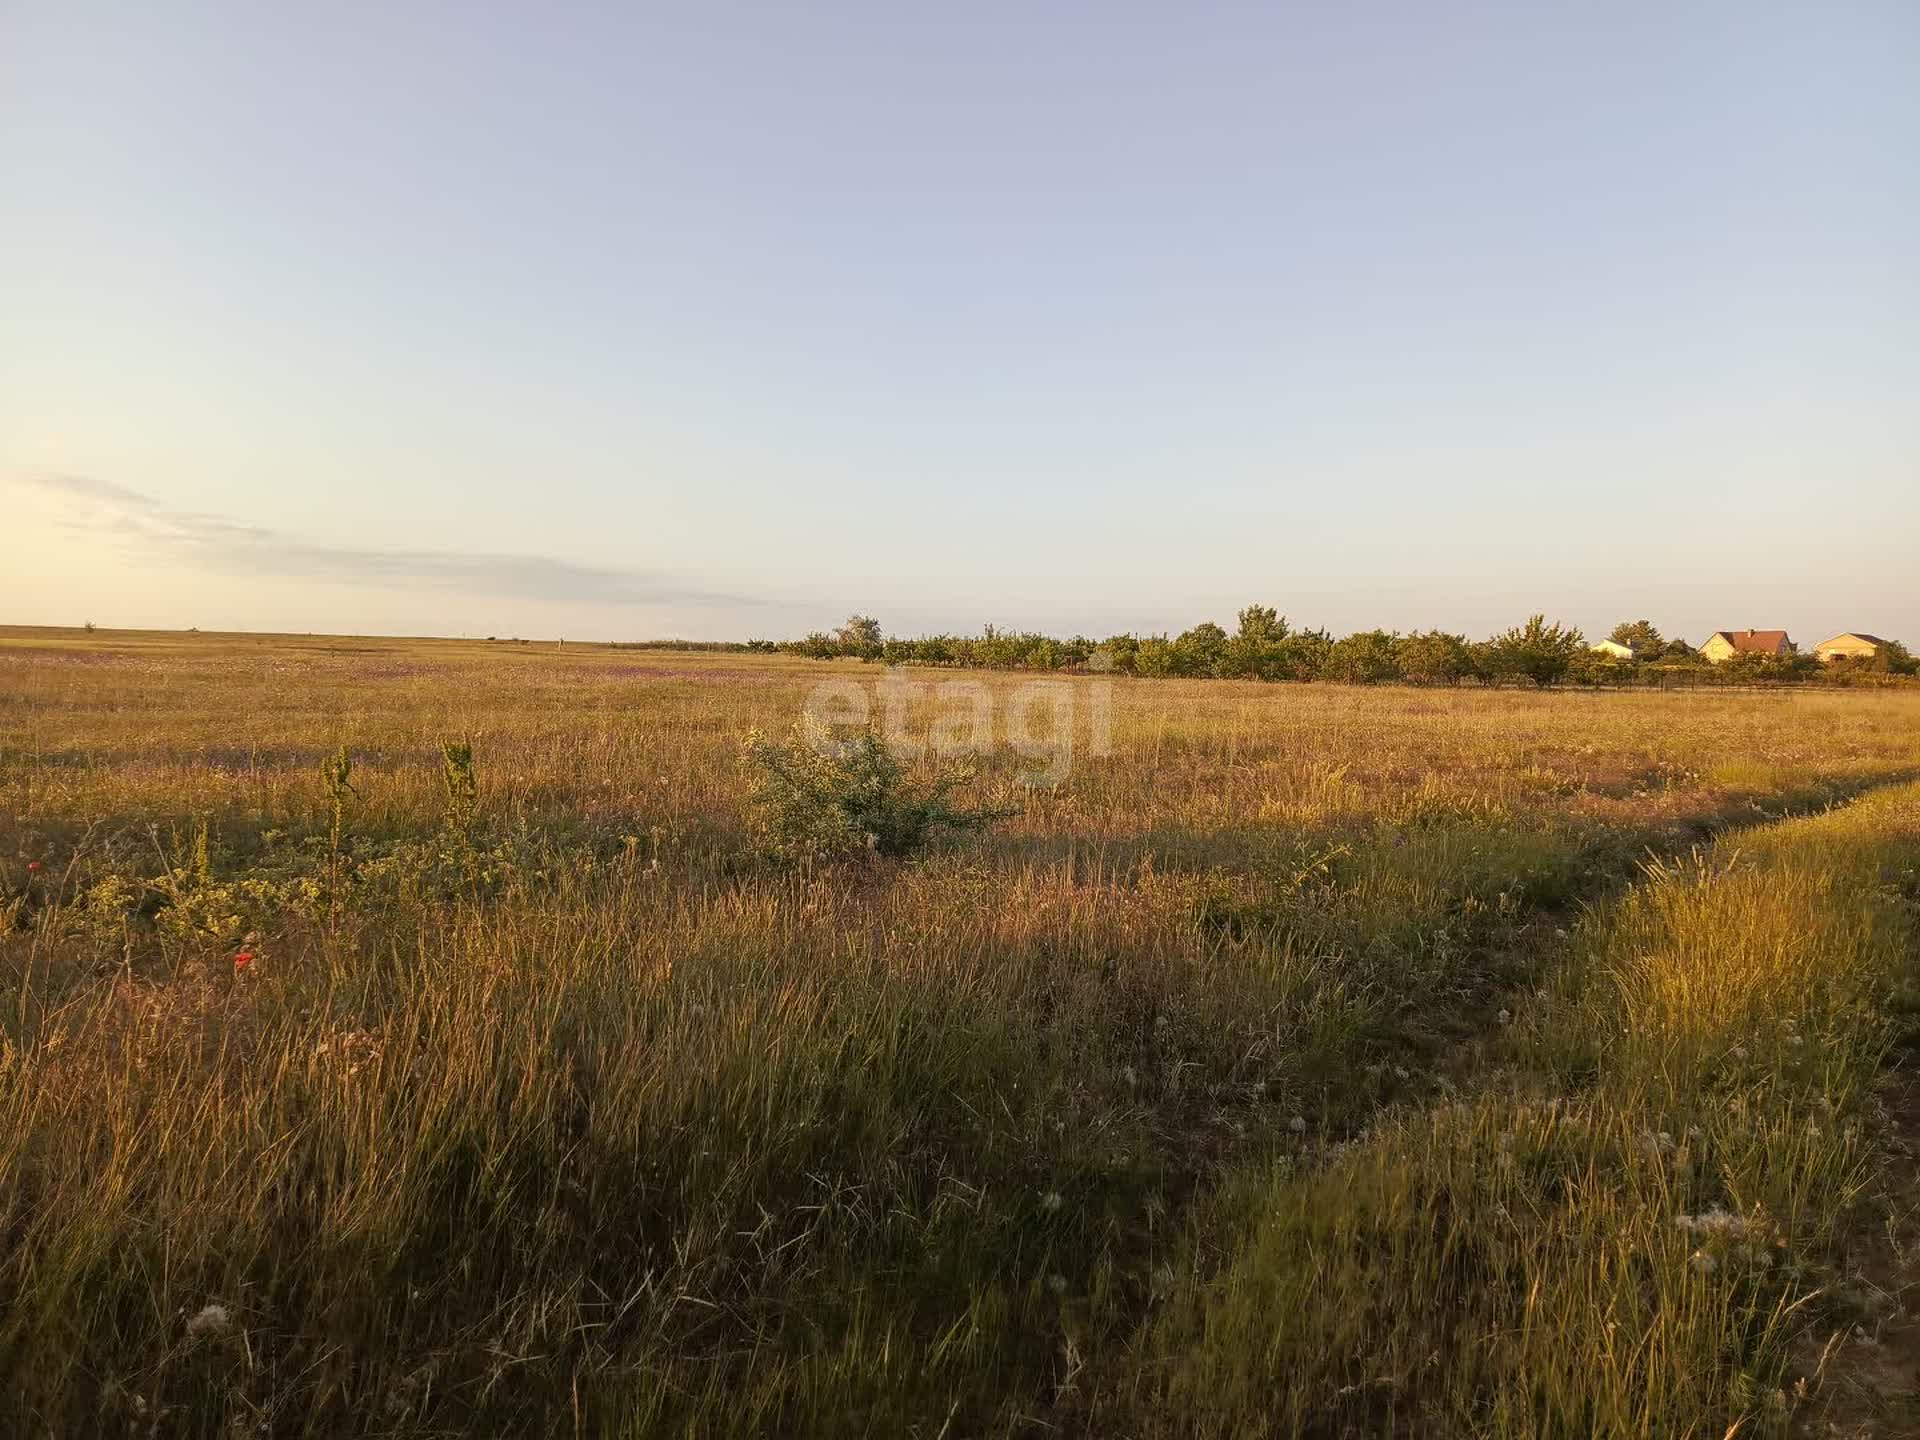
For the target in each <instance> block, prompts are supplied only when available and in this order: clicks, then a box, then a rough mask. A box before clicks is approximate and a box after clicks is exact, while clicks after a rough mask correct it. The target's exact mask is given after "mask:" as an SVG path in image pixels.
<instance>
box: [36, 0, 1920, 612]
mask: <svg viewBox="0 0 1920 1440" xmlns="http://www.w3.org/2000/svg"><path fill="white" fill-rule="evenodd" d="M1916 257H1920V5H1915V4H1913V3H1912V0H1819V3H1815V0H1795V3H1785V0H1657V3H1641V0H1608V3H1585V0H1568V3H1558V4H1550V5H1543V4H1540V3H1538V0H1459V3H1450V4H1446V5H1434V4H1431V3H1424V0H1399V3H1387V0H1357V3H1353V4H1342V5H1335V4H1325V3H1319V0H1315V3H1300V4H1284V3H1275V0H1267V3H1257V4H1255V3H1244V4H1243V3H1224V0H1222V3H1181V4H1175V3H1172V0H1165V3H1157V4H1146V3H1135V0H1097V3H1095V0H969V3H966V4H946V5H934V4H919V3H903V0H861V3H851V0H813V3H810V4H805V5H798V4H792V3H788V0H755V3H739V0H698V3H674V4H660V3H644V0H642V3H618V4H616V3H565V0H561V3H546V4H540V5H532V4H526V5H505V4H498V3H489V0H463V3H460V4H453V3H447V0H410V3H407V4H404V5H394V4H392V3H388V0H378V3H363V0H329V3H325V4H321V3H305V4H297V3H288V4H279V5H261V4H258V3H215V0H138V3H127V4H105V3H96V0H0V623H8V622H11V623H32V624H79V623H81V622H82V621H86V620H92V621H94V622H96V623H98V624H100V625H103V626H140V627H184V626H188V625H197V626H200V627H201V628H204V629H216V628H218V629H256V630H294V631H335V632H364V633H379V634H445V635H488V634H500V635H509V634H512V635H526V636H542V637H546V636H565V637H567V638H576V639H637V638H646V637H665V636H681V637H687V638H702V639H721V638H746V637H749V636H768V637H775V638H778V637H783V636H788V635H798V634H802V633H804V632H806V631H808V630H811V629H816V628H823V627H829V626H831V625H833V624H835V623H837V622H838V621H840V620H841V619H843V618H844V617H845V616H846V615H847V614H848V613H849V612H851V611H854V610H858V611H861V612H865V613H871V614H874V615H876V616H878V617H879V618H880V619H881V621H882V623H883V624H884V626H885V627H886V629H887V630H888V631H889V632H890V633H896V634H917V633H924V632H930V631H939V630H968V631H972V630H977V628H978V627H979V626H980V625H982V624H984V623H994V624H998V625H1001V626H1003V627H1017V628H1034V629H1043V630H1048V631H1052V632H1056V633H1066V632H1075V631H1080V632H1085V633H1090V634H1105V633H1109V632H1112V631H1117V630H1121V629H1136V630H1145V631H1158V630H1172V631H1178V630H1180V629H1183V628H1185V627H1186V626H1188V625H1191V624H1193V623H1195V622H1197V621H1199V620H1202V619H1208V618H1212V619H1216V620H1220V621H1222V622H1224V623H1227V624H1228V625H1229V626H1230V625H1231V623H1232V617H1233V615H1234V613H1235V612H1236V611H1237V610H1238V609H1239V608H1240V607H1241V606H1243V605H1246V604H1248V603H1252V602H1259V603H1264V604H1271V605H1274V606H1276V607H1278V608H1279V609H1280V610H1281V611H1282V612H1283V613H1284V614H1286V615H1288V616H1289V617H1290V618H1292V619H1293V620H1294V621H1296V622H1297V623H1302V624H1309V625H1325V626H1328V627H1329V628H1332V629H1334V630H1335V631H1337V632H1344V631H1347V630H1352V629H1360V628H1370V627H1373V626H1383V627H1386V628H1399V629H1411V628H1416V627H1417V628H1427V627H1430V626H1440V627H1443V628H1446V629H1451V630H1460V631H1465V632H1467V633H1469V634H1471V635H1484V634H1486V633H1488V632H1490V631H1491V630H1493V629H1495V628H1499V627H1504V626H1506V625H1508V624H1511V623H1514V622H1516V621H1517V620H1519V619H1521V618H1524V616H1526V615H1527V614H1529V613H1531V612H1533V611H1544V612H1546V613H1547V614H1549V615H1550V616H1553V617H1557V618H1560V619H1563V620H1565V621H1567V622H1569V623H1573V624H1577V625H1580V626H1582V627H1583V628H1585V629H1586V630H1587V631H1588V632H1589V633H1604V631H1605V630H1607V629H1608V628H1610V627H1611V626H1612V625H1613V624H1614V623H1615V622H1616V621H1619V620H1622V619H1627V618H1638V617H1642V616H1645V617H1647V618H1651V619H1652V620H1654V622H1655V623H1656V624H1657V625H1659V626H1660V627H1661V628H1662V629H1664V630H1665V631H1667V633H1669V634H1680V635H1684V636H1687V637H1689V638H1691V639H1693V640H1695V641H1696V642H1697V641H1698V640H1700V639H1702V638H1704V636H1705V634H1706V632H1707V631H1709V630H1711V629H1714V628H1722V627H1728V628H1730V627H1746V626H1755V627H1762V628H1767V627H1776V626H1784V627H1786V628H1789V629H1790V630H1792V631H1793V633H1794V636H1795V638H1796V639H1798V640H1800V641H1801V642H1802V643H1803V644H1811V643H1812V642H1814V641H1817V640H1819V639H1822V638H1824V637H1825V636H1826V635H1827V634H1830V633H1833V632H1835V631H1839V630H1846V629H1861V630H1869V631H1874V632H1877V633H1880V634H1883V635H1892V636H1901V637H1905V638H1907V639H1908V640H1909V641H1911V642H1920V583H1917V581H1916V573H1917V572H1920V564H1917V563H1916V552H1917V551H1920V262H1917V261H1916ZM1815 632H1818V633H1815Z"/></svg>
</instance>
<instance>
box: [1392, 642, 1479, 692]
mask: <svg viewBox="0 0 1920 1440" xmlns="http://www.w3.org/2000/svg"><path fill="white" fill-rule="evenodd" d="M1398 659H1399V662H1400V673H1401V675H1402V676H1404V677H1405V678H1406V679H1407V680H1408V681H1409V682H1411V683H1412V684H1415V685H1458V684H1459V683H1460V681H1461V680H1462V679H1464V678H1465V677H1466V676H1468V675H1470V674H1472V673H1473V657H1472V656H1471V655H1470V654H1469V653H1468V649H1467V637H1466V636H1464V635H1449V634H1447V632H1446V631H1444V630H1427V631H1419V630H1416V631H1415V632H1414V633H1413V634H1411V635H1408V636H1405V637H1404V638H1402V640H1401V641H1400V646H1399V655H1398Z"/></svg>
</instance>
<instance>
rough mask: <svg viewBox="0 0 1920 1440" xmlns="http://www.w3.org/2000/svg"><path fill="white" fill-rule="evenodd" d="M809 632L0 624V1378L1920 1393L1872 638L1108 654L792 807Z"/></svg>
mask: <svg viewBox="0 0 1920 1440" xmlns="http://www.w3.org/2000/svg"><path fill="white" fill-rule="evenodd" d="M827 678H833V679H841V680H852V681H856V682H859V683H862V684H867V683H870V682H873V681H875V680H877V679H878V678H879V675H878V671H877V670H876V669H875V668H873V667H865V668H863V667H861V666H859V665H857V664H854V663H851V662H839V663H809V662H804V661H798V660H791V659H787V658H785V657H759V656H724V657H718V656H716V657H695V656H689V655H685V654H673V653H661V652H645V653H642V652H633V651H615V650H611V649H607V648H604V647H589V646H578V645H567V646H565V647H564V648H562V647H556V646H553V645H550V644H549V645H546V646H536V645H509V644H488V643H483V642H451V641H397V640H396V641H387V640H356V639H328V638H321V637H269V636H215V635H192V636H180V635H151V634H97V635H83V634H80V633H77V632H56V631H27V630H12V631H7V630H0V1236H4V1245H3V1246H0V1434H8V1435H13V1434H19V1435H23V1436H24V1435H52V1436H69V1435H95V1434H134V1435H155V1436H161V1435H169V1436H170V1435H182V1436H185V1435H196V1436H197V1435H235V1434H240V1433H247V1434H268V1435H329V1436H330V1435H362V1434H365V1435H409V1436H413V1435H421V1436H424V1435H453V1434H471V1433H481V1434H503V1435H548V1434H580V1435H609V1436H614V1435H633V1436H650V1435H685V1436H706V1435H741V1436H745V1435H772V1434H781V1435H784V1434H809V1435H875V1436H910V1435H912V1436H924V1437H927V1440H933V1437H938V1436H946V1437H960V1436H986V1435H1058V1434H1086V1435H1099V1436H1141V1437H1158V1436H1185V1435H1196V1436H1198V1435H1208V1436H1212V1435H1220V1436H1226V1435H1235V1436H1238V1435H1260V1434H1273V1435H1291V1434H1303V1435H1328V1436H1332V1435H1373V1434H1404V1435H1410V1436H1411V1435H1422V1436H1426V1435H1440V1436H1468V1435H1476V1436H1477V1435H1499V1436H1512V1437H1521V1436H1567V1437H1576V1436H1589V1435H1649V1436H1651V1435H1661V1436H1703V1437H1704V1436H1713V1437H1720V1436H1723V1435H1728V1434H1739V1435H1742V1436H1745V1435H1785V1434H1789V1433H1796V1432H1797V1431H1804V1430H1806V1429H1808V1427H1825V1426H1827V1425H1829V1424H1837V1425H1840V1426H1842V1427H1843V1428H1844V1429H1845V1431H1846V1433H1880V1434H1886V1435H1894V1434H1901V1433H1914V1432H1915V1428H1916V1427H1917V1426H1920V1409H1915V1408H1913V1407H1914V1405H1915V1403H1916V1402H1915V1401H1914V1399H1913V1396H1912V1394H1911V1393H1910V1392H1911V1390H1912V1388H1913V1387H1914V1386H1915V1385H1917V1384H1920V1380H1916V1378H1915V1376H1914V1375H1912V1374H1911V1373H1909V1371H1910V1369H1911V1362H1912V1360H1913V1352H1912V1351H1910V1350H1903V1349H1902V1347H1903V1346H1907V1345H1910V1344H1911V1342H1912V1329H1911V1316H1910V1313H1909V1312H1910V1310H1912V1309H1913V1308H1914V1307H1915V1305H1916V1303H1920V1292H1915V1293H1907V1292H1906V1290H1905V1289H1904V1288H1903V1287H1904V1286H1905V1285H1906V1284H1907V1280H1908V1277H1910V1276H1912V1275H1914V1274H1915V1273H1916V1272H1913V1271H1912V1270H1911V1267H1910V1260H1911V1258H1912V1257H1911V1254H1910V1252H1909V1248H1908V1247H1909V1245H1910V1244H1911V1241H1912V1238H1913V1237H1912V1234H1911V1229H1910V1220H1911V1216H1910V1215H1909V1214H1908V1213H1907V1209H1910V1208H1911V1206H1912V1205H1913V1204H1914V1203H1915V1201H1916V1199H1920V1196H1916V1195H1915V1194H1914V1193H1913V1192H1912V1188H1911V1186H1910V1184H1908V1183H1907V1182H1908V1181H1910V1180H1911V1173H1910V1167H1907V1168H1903V1166H1905V1162H1904V1161H1903V1160H1902V1159H1901V1155H1900V1148H1899V1147H1900V1146H1901V1145H1902V1144H1903V1143H1904V1137H1906V1136H1907V1135H1909V1134H1911V1133H1912V1131H1911V1127H1909V1126H1906V1125H1904V1124H1903V1123H1902V1119H1901V1116H1902V1114H1903V1113H1907V1114H1911V1113H1912V1110H1913V1108H1914V1107H1911V1106H1907V1107H1905V1110H1904V1112H1903V1107H1902V1104H1901V1103H1900V1096H1901V1095H1903V1094H1904V1093H1905V1092H1904V1091H1902V1090H1900V1089H1898V1088H1897V1084H1898V1077H1899V1073H1900V1072H1899V1060H1900V1058H1901V1056H1902V1054H1903V1048H1904V1046H1905V1045H1906V1043H1907V1041H1908V1040H1909V1039H1910V1038H1911V1035H1912V1031H1911V1025H1912V1017H1913V1016H1914V1015H1915V1014H1916V1013H1920V695H1916V694H1912V693H1908V692H1890V693H1880V692H1869V693H1809V694H1794V695H1765V694H1748V693H1692V694H1679V695H1653V694H1574V693H1559V692H1546V693H1532V692H1519V691H1510V690H1509V691H1492V690H1479V689H1464V690H1458V691H1453V690H1446V691H1419V690H1408V689H1358V688H1343V687H1333V686H1321V685H1311V686H1306V685H1260V684H1256V683H1240V682H1227V681H1210V682H1177V681H1168V682H1154V681H1133V680H1130V681H1123V682H1117V683H1112V688H1111V690H1110V692H1108V693H1109V694H1110V703H1111V720H1110V728H1111V746H1110V752H1111V753H1108V754H1105V755H1100V754H1096V753H1094V751H1095V749H1097V748H1105V747H1096V746H1094V745H1093V744H1091V743H1088V742H1086V741H1083V742H1082V743H1080V744H1078V745H1077V747H1076V749H1075V752H1074V754H1073V757H1072V760H1071V764H1070V765H1067V766H1065V767H1063V768H1064V778H1062V779H1061V781H1060V783H1059V784H1057V785H1054V786H1050V787H1049V786H1027V785H1023V784H1021V783H1020V781H1021V778H1022V775H1023V774H1025V773H1026V772H1027V771H1028V770H1029V769H1030V768H1031V767H1030V765H1029V764H1028V761H1027V760H1025V759H1024V758H1023V757H1022V756H1021V755H1020V754H1019V753H1017V752H1015V751H1011V750H1006V749H996V750H994V751H993V752H991V753H989V754H988V755H986V756H985V757H983V759H982V761H981V764H980V766H979V773H978V777H977V779H976V781H975V782H974V784H973V785H972V787H971V790H970V794H971V795H972V796H973V797H974V798H976V799H977V800H979V801H980V802H981V803H984V804H990V805H994V806H1001V807H1005V808H1007V809H1009V810H1012V809H1015V808H1017V812H1018V813H1017V814H1012V815H1010V816H1009V817H1008V818H1006V819H1004V820H1002V821H1001V822H1000V823H998V824H997V825H995V826H993V827H992V828H990V829H987V830H985V831H983V832H981V833H978V834H970V835H964V836H954V837H949V838H947V839H944V840H942V841H940V842H938V843H936V844H935V845H934V846H933V847H932V849H931V850H930V851H928V852H927V853H925V854H924V855H921V856H918V857H915V858H911V859H890V858H885V857H881V856H871V857H867V858H864V859H860V860H855V861H850V862H842V863H833V864H825V863H821V864H810V865H809V864H794V863H790V862H782V861H780V860H777V859H775V858H773V857H771V856H770V855H768V854H767V853H766V851H765V848H764V846H763V845H762V843H761V841H760V838H759V836H758V835H757V834H756V831H755V828H754V823H753V822H754V812H753V809H752V805H751V803H750V782H751V780H752V773H751V771H750V769H749V768H748V765H747V762H745V761H744V760H743V756H742V749H741V746H742V740H743V737H745V736H746V735H747V734H748V732H749V731H751V730H755V729H758V730H759V731H761V732H764V733H767V734H773V735H778V734H781V733H784V732H785V731H786V730H787V729H788V727H789V726H790V725H792V724H793V723H794V721H795V720H796V718H797V717H798V716H799V715H800V714H801V712H802V710H803V708H804V707H805V705H806V703H807V698H808V696H809V693H810V692H811V691H812V689H813V687H814V686H816V685H817V684H818V683H819V682H820V681H821V680H823V679H827ZM907 678H908V679H909V680H922V679H924V680H925V681H926V683H928V684H932V683H936V682H938V681H941V680H951V679H953V678H954V677H953V676H951V675H949V674H946V673H941V674H937V675H930V676H925V677H920V676H912V675H909V676H908V677H907ZM972 678H973V679H977V680H979V681H981V682H982V683H983V684H984V686H985V687H986V692H987V693H988V694H989V695H990V696H992V697H993V698H994V701H995V703H996V704H1003V703H1005V702H1006V701H1007V700H1008V699H1009V698H1010V693H1011V691H1012V690H1013V688H1014V687H1015V685H1016V684H1017V683H1018V682H1017V681H1016V680H1015V679H1012V678H1008V677H994V676H980V677H972ZM1058 683H1062V684H1066V685H1070V686H1080V687H1085V688H1083V690H1081V691H1078V692H1075V693H1076V694H1081V695H1082V696H1083V697H1090V696H1091V694H1092V691H1091V687H1092V686H1093V685H1095V684H1096V683H1109V682H1096V681H1093V680H1079V679H1076V680H1069V681H1063V682H1058ZM931 699H932V697H931V696H921V697H919V698H918V699H916V700H914V701H913V703H912V705H911V706H910V708H909V716H910V719H911V721H912V723H913V724H915V725H918V724H920V723H921V722H922V721H925V720H926V719H928V709H927V707H928V705H929V704H930V702H931ZM1088 708H1089V706H1088V705H1086V704H1083V705H1082V706H1081V710H1080V714H1081V715H1082V717H1083V720H1084V716H1085V714H1086V713H1087V710H1088ZM449 740H453V741H466V742H470V743H471V746H472V756H473V764H472V768H471V770H470V771H469V770H467V769H465V768H464V767H463V766H462V765H461V764H460V763H458V761H457V760H456V761H455V762H454V763H452V764H450V763H449V761H448V758H447V756H446V755H445V753H444V752H443V750H442V742H444V741H449ZM341 747H345V752H346V756H347V761H348V765H349V769H348V770H347V772H346V774H345V776H344V777H340V776H338V775H336V777H335V783H333V784H331V785H330V783H329V781H328V779H327V777H326V775H325V773H324V771H325V768H326V766H327V765H328V763H329V761H330V760H331V759H332V758H333V757H336V756H337V755H338V753H339V751H340V749H341ZM469 780H471V781H472V782H473V783H472V786H471V788H469V786H468V782H469ZM1890 1077H1892V1078H1890ZM1890 1085H1892V1086H1895V1087H1896V1088H1892V1089H1890V1088H1889V1086H1890ZM1889 1107H1891V1108H1889ZM1903 1176H1904V1177H1905V1179H1904V1180H1903V1179H1902V1178H1901V1177H1903ZM1903 1206H1905V1207H1907V1209H1903ZM1903 1367H1906V1368H1903ZM1903 1391H1904V1392H1909V1393H1904V1394H1903ZM1902 1407H1906V1408H1905V1409H1903V1408H1902Z"/></svg>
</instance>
